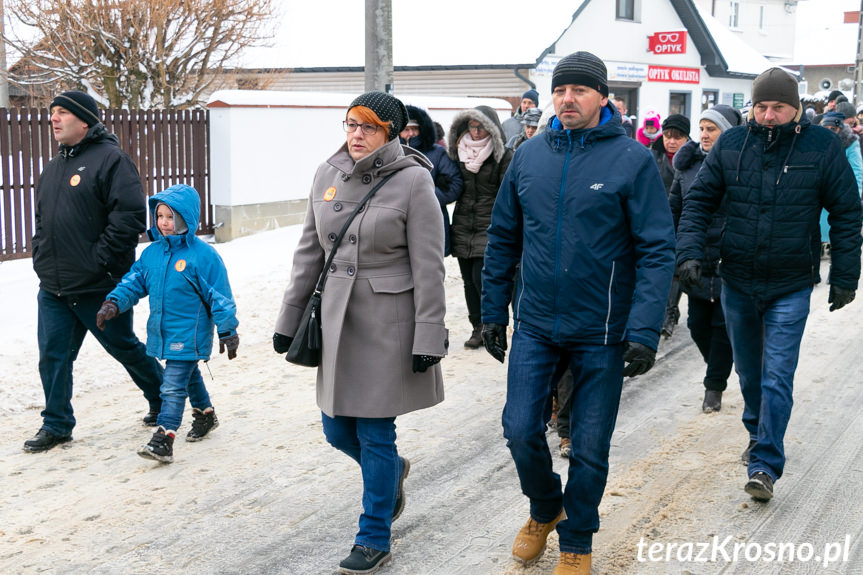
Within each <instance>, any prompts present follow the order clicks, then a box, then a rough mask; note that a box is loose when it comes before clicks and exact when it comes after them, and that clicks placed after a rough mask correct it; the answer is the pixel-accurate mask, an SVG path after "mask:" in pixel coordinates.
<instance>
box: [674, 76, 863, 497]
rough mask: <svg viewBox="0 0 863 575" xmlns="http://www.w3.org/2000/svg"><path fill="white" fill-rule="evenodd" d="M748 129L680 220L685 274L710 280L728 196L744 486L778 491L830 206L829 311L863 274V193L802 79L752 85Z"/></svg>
mask: <svg viewBox="0 0 863 575" xmlns="http://www.w3.org/2000/svg"><path fill="white" fill-rule="evenodd" d="M752 102H753V107H752V110H751V112H750V115H749V122H748V124H747V125H745V126H740V127H736V128H731V129H730V130H726V131H725V132H723V134H722V136H720V138H719V140H717V142H716V144H714V146H713V149H712V150H711V151H710V154H709V155H708V156H707V158H706V159H705V161H704V164H703V166H702V167H701V170H700V171H699V173H698V176H697V177H696V179H695V182H694V183H693V185H692V187H691V188H690V190H689V194H688V195H687V197H686V202H684V204H683V213H682V215H681V218H680V224H679V227H678V241H679V243H678V252H677V261H678V265H679V267H678V276H679V277H680V281H681V283H682V284H683V285H687V284H689V285H690V286H697V285H698V284H700V279H701V270H700V265H701V264H700V262H701V260H702V258H703V253H702V252H703V250H704V243H705V238H706V234H707V228H708V225H709V223H710V219H711V214H712V213H713V212H714V211H716V209H717V208H719V206H720V204H721V203H722V202H723V201H724V202H725V206H726V219H725V228H724V232H723V235H722V240H721V244H720V256H721V260H720V262H721V263H720V269H719V272H720V274H721V276H722V308H723V311H724V312H725V319H726V326H727V328H728V336H729V339H730V340H731V347H732V350H733V354H734V367H735V369H736V370H737V375H738V377H739V379H740V388H741V391H742V393H743V399H744V403H745V407H744V410H743V425H744V426H745V427H746V430H747V431H748V432H749V447H747V449H746V450H745V451H744V452H743V462H744V463H747V464H748V466H749V469H748V477H749V480H748V481H747V483H746V485H745V487H744V489H745V490H746V492H747V493H749V494H750V495H751V496H752V497H753V498H754V499H757V500H761V501H767V500H769V499H771V498H772V497H773V483H774V482H775V481H776V480H777V479H779V478H780V477H781V476H782V470H783V467H784V465H785V452H784V447H783V438H784V436H785V429H786V427H787V426H788V420H789V418H790V417H791V405H792V389H793V382H794V371H795V370H796V368H797V358H798V355H799V352H800V341H801V339H802V338H803V329H804V327H805V325H806V318H807V316H808V315H809V298H810V295H811V294H812V286H813V285H814V284H816V283H818V282H819V281H820V280H821V278H820V276H819V266H820V256H821V239H820V231H819V224H818V220H819V215H820V213H821V209H822V208H824V209H826V210H827V212H828V213H829V217H828V221H829V223H830V244H831V269H830V279H829V281H830V296H829V299H828V303H831V304H832V305H831V306H830V311H833V310H836V309H839V308H841V307H843V306H845V305H846V304H848V303H850V302H851V301H852V300H853V299H854V293H855V291H856V289H857V280H858V278H859V277H860V218H861V213H860V197H859V196H858V195H857V183H856V181H855V180H854V174H853V173H852V172H851V167H850V166H849V164H848V161H847V160H846V159H845V153H844V151H843V150H842V147H841V144H840V143H839V138H838V137H836V135H835V134H833V133H831V132H830V131H829V130H826V129H823V128H821V127H819V126H812V125H810V123H809V120H808V118H807V117H806V115H805V114H801V107H800V100H799V95H798V89H797V80H796V79H794V78H793V77H792V76H791V75H790V74H788V73H787V72H785V71H783V70H782V69H780V68H771V69H769V70H767V71H766V72H764V73H762V74H761V75H760V76H758V77H757V78H756V79H755V82H754V83H753V85H752Z"/></svg>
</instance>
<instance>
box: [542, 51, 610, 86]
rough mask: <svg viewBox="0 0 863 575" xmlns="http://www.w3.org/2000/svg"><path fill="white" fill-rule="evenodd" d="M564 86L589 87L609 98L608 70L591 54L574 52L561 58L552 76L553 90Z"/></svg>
mask: <svg viewBox="0 0 863 575" xmlns="http://www.w3.org/2000/svg"><path fill="white" fill-rule="evenodd" d="M564 84H578V85H580V86H587V87H588V88H593V89H594V90H596V91H597V92H599V93H601V94H602V95H603V96H605V97H608V70H607V69H606V67H605V63H604V62H603V61H602V60H600V59H599V58H597V57H596V56H594V55H593V54H591V53H590V52H574V53H572V54H570V55H568V56H564V57H563V58H561V60H560V62H558V63H557V66H555V67H554V72H552V74H551V89H552V90H554V89H555V88H556V87H557V86H562V85H564Z"/></svg>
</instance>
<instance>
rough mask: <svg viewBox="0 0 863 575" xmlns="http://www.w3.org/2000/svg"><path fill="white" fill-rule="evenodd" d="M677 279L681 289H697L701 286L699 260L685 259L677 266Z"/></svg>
mask: <svg viewBox="0 0 863 575" xmlns="http://www.w3.org/2000/svg"><path fill="white" fill-rule="evenodd" d="M677 279H678V280H680V285H681V286H682V287H683V289H697V288H700V287H701V262H700V261H698V260H686V261H685V262H683V263H681V264H680V265H679V266H677Z"/></svg>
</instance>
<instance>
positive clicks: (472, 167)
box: [458, 132, 494, 174]
mask: <svg viewBox="0 0 863 575" xmlns="http://www.w3.org/2000/svg"><path fill="white" fill-rule="evenodd" d="M493 150H494V144H493V143H492V141H491V134H489V135H488V136H486V137H485V138H483V139H482V140H474V139H473V138H472V137H471V135H470V133H469V132H465V134H464V135H463V136H462V137H461V139H460V140H459V141H458V159H459V161H461V162H464V168H465V169H466V170H467V171H469V172H471V173H474V174H476V173H478V172H479V169H480V168H481V167H482V165H483V163H484V162H485V161H486V159H488V157H489V156H491V153H492V151H493Z"/></svg>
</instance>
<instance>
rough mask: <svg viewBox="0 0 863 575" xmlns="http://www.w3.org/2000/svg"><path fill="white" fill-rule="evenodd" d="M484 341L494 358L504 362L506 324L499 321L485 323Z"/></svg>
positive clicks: (483, 327)
mask: <svg viewBox="0 0 863 575" xmlns="http://www.w3.org/2000/svg"><path fill="white" fill-rule="evenodd" d="M482 343H483V345H485V350H486V351H487V352H489V353H490V354H491V356H492V357H493V358H495V359H496V360H498V361H499V362H501V363H503V360H504V358H505V357H506V326H505V325H500V324H499V323H484V324H483V325H482Z"/></svg>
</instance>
